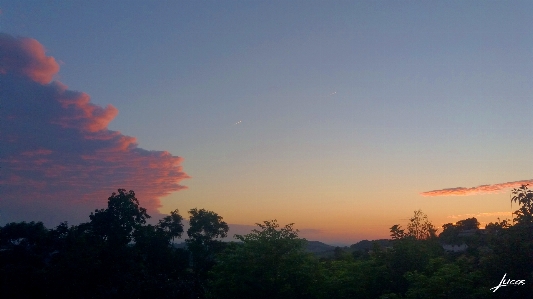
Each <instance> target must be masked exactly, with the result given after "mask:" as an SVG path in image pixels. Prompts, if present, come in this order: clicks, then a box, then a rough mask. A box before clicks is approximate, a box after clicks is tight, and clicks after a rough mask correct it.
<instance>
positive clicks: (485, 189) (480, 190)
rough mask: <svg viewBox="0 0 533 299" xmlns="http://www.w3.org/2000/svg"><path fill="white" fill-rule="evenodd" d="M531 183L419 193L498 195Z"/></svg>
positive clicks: (517, 182)
mask: <svg viewBox="0 0 533 299" xmlns="http://www.w3.org/2000/svg"><path fill="white" fill-rule="evenodd" d="M532 183H533V179H531V180H522V181H515V182H507V183H500V184H493V185H481V186H477V187H471V188H465V187H456V188H447V189H440V190H433V191H426V192H422V193H420V195H422V196H430V197H431V196H467V195H475V194H493V193H500V192H502V191H504V190H508V189H510V188H517V187H520V186H522V185H527V184H532Z"/></svg>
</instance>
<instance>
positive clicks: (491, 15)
mask: <svg viewBox="0 0 533 299" xmlns="http://www.w3.org/2000/svg"><path fill="white" fill-rule="evenodd" d="M531 11H533V2H531V1H512V2H504V1H226V2H218V1H112V2H108V1H105V2H104V1H84V2H81V1H71V2H64V1H38V2H35V1H25V0H23V1H0V142H1V143H0V167H1V168H0V225H2V224H5V223H8V222H11V221H43V222H44V223H45V224H46V225H47V226H48V227H54V226H56V225H58V224H59V223H60V222H61V221H68V222H69V223H70V224H76V223H80V222H85V221H88V220H89V218H88V216H89V214H90V213H91V212H92V211H94V209H97V208H105V206H106V203H107V198H108V197H109V196H110V195H111V193H112V192H113V191H116V190H117V189H119V188H124V189H127V190H130V189H131V190H134V191H135V192H136V194H137V197H138V199H139V201H140V204H141V206H143V207H146V208H147V209H148V212H149V214H151V215H153V216H154V218H157V217H160V216H161V215H164V214H168V213H169V212H170V211H173V210H175V209H179V211H180V213H181V214H182V215H184V216H186V215H187V211H188V210H190V209H192V208H205V209H207V210H211V211H214V212H216V213H218V214H219V215H220V216H222V217H223V218H224V221H226V222H227V223H229V224H230V226H231V228H232V229H231V231H230V235H231V234H232V233H242V232H246V231H247V230H249V229H250V228H252V227H253V226H254V224H255V223H257V222H262V221H265V220H272V219H277V220H278V222H280V223H281V224H287V223H295V227H296V228H298V229H299V230H300V236H302V237H305V238H307V239H309V240H319V241H323V242H326V243H329V244H352V243H355V242H357V241H359V240H362V239H378V238H387V237H388V236H389V234H390V233H389V228H390V227H391V226H393V225H394V224H401V225H403V226H405V225H406V224H407V221H408V219H409V218H410V217H411V216H412V215H413V211H415V210H418V209H421V210H422V211H423V212H424V213H426V214H427V215H428V218H429V220H431V221H432V222H433V224H434V225H436V226H437V227H440V226H442V225H443V224H445V223H449V222H456V221H458V220H461V219H466V218H469V217H476V218H477V219H478V220H479V221H480V222H481V224H482V226H484V225H485V224H487V223H489V222H493V221H497V218H498V217H499V218H501V219H505V218H512V214H511V212H512V211H514V210H516V208H517V207H516V206H511V202H510V195H511V190H512V188H514V187H519V186H520V185H521V184H527V183H533V172H532V169H533V167H532V166H533V158H532V155H531V153H532V150H533V142H532V141H531V129H532V128H533V118H532V117H531V112H532V111H533V109H532V108H533V101H532V95H533V93H532V91H533V84H532V83H533V82H532V81H533V76H532V75H533V32H532V31H531V30H530V29H531V28H533V19H532V18H531V17H530V15H531V13H530V12H531Z"/></svg>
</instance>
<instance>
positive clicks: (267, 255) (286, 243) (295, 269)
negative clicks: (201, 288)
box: [209, 220, 319, 299]
mask: <svg viewBox="0 0 533 299" xmlns="http://www.w3.org/2000/svg"><path fill="white" fill-rule="evenodd" d="M257 225H258V226H259V229H254V230H253V231H252V232H251V233H250V234H247V235H235V238H237V239H238V240H240V241H241V242H242V243H233V244H231V245H230V246H229V247H228V248H227V249H226V250H225V251H224V252H223V253H222V254H221V256H220V258H219V262H218V263H217V264H216V265H215V266H214V268H213V270H212V271H211V280H210V287H211V293H210V294H209V296H210V297H211V298H257V299H261V298H269V299H271V298H272V299H275V298H313V297H314V296H316V294H315V292H314V291H313V287H315V284H316V282H317V277H318V275H319V274H318V262H317V260H316V259H314V258H313V257H312V256H311V255H310V254H308V253H306V252H305V250H304V245H305V244H306V241H305V240H304V239H300V238H298V230H295V229H294V228H293V224H288V225H286V226H284V227H281V228H280V226H279V224H278V223H277V221H276V220H272V221H264V222H263V224H260V223H257Z"/></svg>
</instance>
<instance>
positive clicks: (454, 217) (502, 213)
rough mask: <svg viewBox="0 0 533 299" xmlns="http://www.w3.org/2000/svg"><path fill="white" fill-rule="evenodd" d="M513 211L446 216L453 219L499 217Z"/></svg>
mask: <svg viewBox="0 0 533 299" xmlns="http://www.w3.org/2000/svg"><path fill="white" fill-rule="evenodd" d="M511 215H512V213H511V212H490V213H476V214H459V215H450V216H448V217H446V218H451V219H460V220H461V219H468V218H472V217H475V218H484V217H499V216H511Z"/></svg>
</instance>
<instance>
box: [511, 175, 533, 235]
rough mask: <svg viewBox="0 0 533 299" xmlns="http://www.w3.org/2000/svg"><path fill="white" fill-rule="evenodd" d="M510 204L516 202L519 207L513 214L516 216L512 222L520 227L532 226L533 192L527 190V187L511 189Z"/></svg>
mask: <svg viewBox="0 0 533 299" xmlns="http://www.w3.org/2000/svg"><path fill="white" fill-rule="evenodd" d="M512 202H518V204H519V205H520V208H519V209H518V210H516V211H515V212H514V213H513V214H515V215H516V217H515V218H514V219H513V221H515V222H516V223H517V224H518V225H520V226H531V225H532V224H533V191H531V190H529V189H528V188H527V185H522V186H521V187H520V188H515V189H513V191H512V198H511V203H512Z"/></svg>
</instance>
